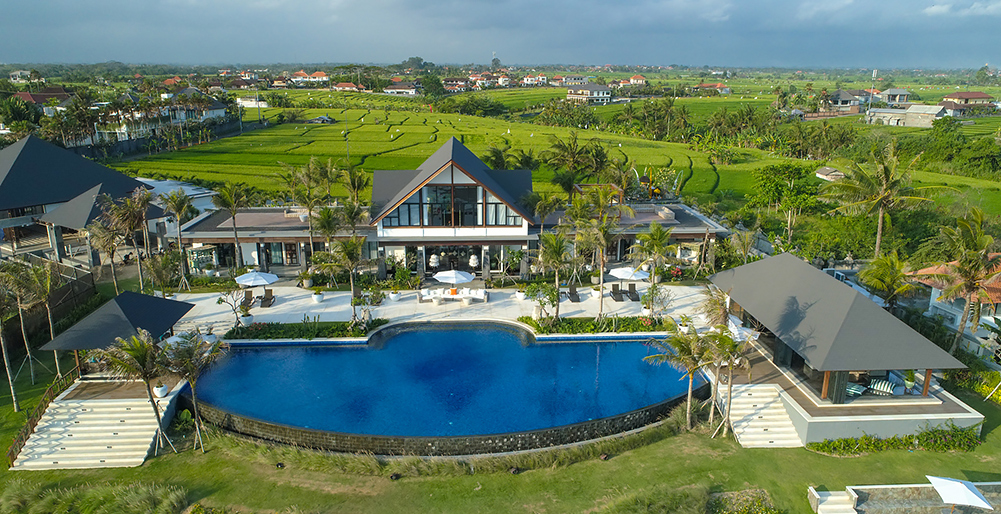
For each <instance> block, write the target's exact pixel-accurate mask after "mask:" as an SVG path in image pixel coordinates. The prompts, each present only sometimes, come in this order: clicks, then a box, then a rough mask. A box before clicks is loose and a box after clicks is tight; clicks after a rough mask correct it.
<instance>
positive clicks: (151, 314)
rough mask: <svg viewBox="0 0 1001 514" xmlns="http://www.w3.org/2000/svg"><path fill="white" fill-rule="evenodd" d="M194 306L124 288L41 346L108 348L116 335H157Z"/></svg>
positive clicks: (50, 348) (88, 348)
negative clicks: (143, 332)
mask: <svg viewBox="0 0 1001 514" xmlns="http://www.w3.org/2000/svg"><path fill="white" fill-rule="evenodd" d="M194 306H195V305H194V304H192V303H187V302H178V301H176V300H166V299H164V298H157V297H155V296H148V295H144V294H139V293H133V292H131V291H125V292H123V293H122V294H120V295H118V296H116V297H114V298H112V299H111V300H109V301H108V303H105V304H104V305H102V306H100V307H98V309H97V310H96V311H94V312H92V313H90V314H89V315H87V317H85V318H83V319H82V320H80V321H78V322H77V323H76V324H75V325H73V326H72V327H70V328H68V329H66V331H65V332H63V333H62V334H59V335H57V336H56V338H55V339H53V340H51V341H49V342H48V343H46V344H45V345H44V346H42V349H43V350H91V349H95V348H102V349H103V348H108V347H109V346H111V343H113V342H115V338H116V337H121V338H126V337H130V336H134V335H136V334H138V333H139V329H143V330H146V331H148V332H149V333H150V334H152V335H153V337H154V338H157V337H160V336H161V335H163V334H164V333H166V332H167V331H168V330H170V329H171V327H173V326H174V323H177V321H178V320H180V319H181V318H182V317H184V315H185V314H187V313H188V311H190V310H191V309H192V308H194Z"/></svg>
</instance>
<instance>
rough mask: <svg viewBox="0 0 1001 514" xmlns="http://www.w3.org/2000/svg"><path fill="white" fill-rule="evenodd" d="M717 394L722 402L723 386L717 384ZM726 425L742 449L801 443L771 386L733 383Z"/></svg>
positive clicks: (792, 446)
mask: <svg viewBox="0 0 1001 514" xmlns="http://www.w3.org/2000/svg"><path fill="white" fill-rule="evenodd" d="M719 394H720V397H721V398H722V399H723V400H724V401H725V399H726V386H725V385H721V387H720V393H719ZM730 424H731V426H733V432H734V435H735V436H736V437H737V442H739V443H740V445H741V446H743V447H744V448H799V447H802V446H803V441H802V440H800V437H799V434H798V433H797V432H796V427H795V426H793V424H792V419H790V418H789V413H788V412H786V408H785V405H784V404H783V403H782V399H781V398H780V397H779V393H778V391H777V390H776V389H775V387H774V386H771V385H734V386H733V405H732V406H731V407H730Z"/></svg>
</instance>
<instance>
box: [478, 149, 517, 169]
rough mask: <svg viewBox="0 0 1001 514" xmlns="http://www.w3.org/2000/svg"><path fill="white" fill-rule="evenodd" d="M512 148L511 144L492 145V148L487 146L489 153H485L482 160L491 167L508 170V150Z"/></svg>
mask: <svg viewBox="0 0 1001 514" xmlns="http://www.w3.org/2000/svg"><path fill="white" fill-rule="evenodd" d="M510 149H511V147H510V146H504V148H497V147H496V146H493V145H491V146H490V148H487V154H486V155H484V156H483V157H482V159H481V160H482V161H483V163H484V164H486V165H487V166H490V169H493V170H506V169H508V167H507V163H508V154H507V152H508V150H510Z"/></svg>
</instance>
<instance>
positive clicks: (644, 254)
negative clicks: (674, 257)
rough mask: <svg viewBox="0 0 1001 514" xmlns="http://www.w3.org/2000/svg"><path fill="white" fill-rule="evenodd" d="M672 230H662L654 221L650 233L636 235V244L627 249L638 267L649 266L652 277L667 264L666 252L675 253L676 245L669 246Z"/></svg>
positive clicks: (661, 226) (662, 227)
mask: <svg viewBox="0 0 1001 514" xmlns="http://www.w3.org/2000/svg"><path fill="white" fill-rule="evenodd" d="M673 230H674V229H673V228H664V226H663V225H661V224H660V223H658V222H656V221H654V222H652V223H650V231H649V232H647V233H645V234H637V235H636V244H634V245H633V246H631V247H630V248H629V252H630V253H631V254H632V257H633V259H634V260H636V261H638V262H639V264H638V265H639V266H642V265H644V264H649V265H650V266H651V267H652V268H653V273H652V275H653V276H654V277H656V276H657V273H658V272H659V271H660V269H661V266H663V265H664V264H666V263H667V255H668V252H671V253H677V251H678V247H677V245H673V244H671V232H672V231H673Z"/></svg>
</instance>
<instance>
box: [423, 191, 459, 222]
mask: <svg viewBox="0 0 1001 514" xmlns="http://www.w3.org/2000/svg"><path fill="white" fill-rule="evenodd" d="M423 194H424V224H425V225H427V226H431V227H451V226H452V186H425V187H424V190H423Z"/></svg>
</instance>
